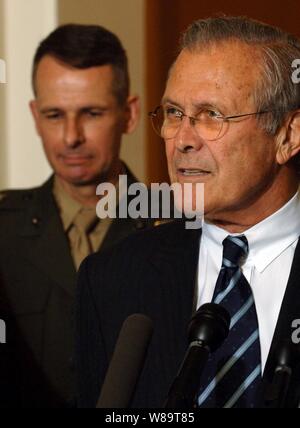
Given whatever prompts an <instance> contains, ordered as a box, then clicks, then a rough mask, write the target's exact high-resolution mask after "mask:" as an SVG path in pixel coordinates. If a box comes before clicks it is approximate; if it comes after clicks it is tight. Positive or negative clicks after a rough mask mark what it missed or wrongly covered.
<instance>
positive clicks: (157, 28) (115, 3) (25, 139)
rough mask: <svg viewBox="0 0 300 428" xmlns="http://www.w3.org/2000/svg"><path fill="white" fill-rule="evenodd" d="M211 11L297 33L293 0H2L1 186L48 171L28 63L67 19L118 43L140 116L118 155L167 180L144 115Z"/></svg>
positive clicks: (150, 176)
mask: <svg viewBox="0 0 300 428" xmlns="http://www.w3.org/2000/svg"><path fill="white" fill-rule="evenodd" d="M216 13H225V14H233V15H248V16H250V17H252V18H256V19H260V20H263V21H265V22H268V23H270V24H275V25H279V26H281V27H282V28H284V29H286V30H288V31H290V32H293V33H295V34H297V35H298V36H299V35H300V1H299V0H285V2H284V3H282V2H274V1H273V0H265V2H262V1H261V0H249V1H248V2H241V1H240V0H214V1H213V2H207V1H206V0H0V58H3V59H5V60H6V63H7V83H6V84H0V188H4V187H28V186H34V185H38V184H40V183H41V182H43V181H44V180H45V179H46V178H47V176H48V175H49V174H50V169H49V167H48V165H47V163H46V161H45V158H44V154H43V151H42V148H41V144H40V141H39V139H38V138H37V137H36V135H35V130H34V127H33V123H32V119H31V117H30V114H29V110H28V101H29V100H30V98H31V97H32V93H31V86H30V70H31V61H32V58H33V54H34V51H35V49H36V47H37V45H38V43H39V42H40V40H41V39H42V38H43V37H45V36H46V35H47V34H48V33H49V32H50V31H51V30H52V29H54V28H55V27H56V25H58V24H63V23H67V22H77V23H96V24H100V25H103V26H104V27H107V28H108V29H110V30H111V31H113V32H115V33H116V34H117V35H118V36H119V37H120V38H121V40H122V42H123V44H124V46H125V48H126V50H127V53H128V57H129V65H130V74H131V84H132V92H133V93H137V94H139V95H140V96H141V99H142V111H143V114H142V120H141V123H140V125H139V128H138V129H137V131H136V132H135V133H134V134H133V135H132V136H128V137H126V138H125V139H124V143H123V148H122V158H123V159H124V160H125V161H126V162H127V163H128V165H129V166H130V167H131V169H132V170H133V172H134V173H135V174H136V175H137V177H138V178H139V179H140V180H142V181H145V182H146V183H148V184H149V183H150V182H159V181H165V180H167V169H166V162H165V155H164V147H163V143H162V142H161V140H160V139H159V138H158V137H156V136H155V135H154V133H153V131H152V129H151V126H150V123H149V120H148V118H147V114H146V113H147V112H148V111H150V110H152V109H153V108H155V106H156V105H158V104H159V102H160V98H161V96H162V93H163V90H164V85H165V80H166V75H167V70H168V68H169V66H170V64H171V63H172V61H173V60H174V58H175V56H176V53H177V49H178V40H179V36H180V33H181V32H182V31H183V30H184V29H185V28H186V26H187V25H188V24H189V23H191V22H192V21H193V20H195V19H197V18H201V17H207V16H210V15H213V14H216Z"/></svg>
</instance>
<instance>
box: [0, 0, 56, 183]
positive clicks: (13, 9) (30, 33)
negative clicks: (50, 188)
mask: <svg viewBox="0 0 300 428" xmlns="http://www.w3.org/2000/svg"><path fill="white" fill-rule="evenodd" d="M1 21H2V22H1ZM0 22H1V26H0V39H1V43H2V47H3V46H4V56H5V60H6V71H7V72H6V81H7V83H6V84H4V85H1V92H2V94H1V95H2V100H0V102H1V103H2V105H1V113H0V116H1V119H0V120H1V121H2V125H3V126H2V127H1V131H0V132H1V134H0V135H1V144H0V146H1V149H0V171H1V175H0V188H23V187H24V188H25V187H32V186H36V185H39V184H41V183H42V182H43V181H44V180H45V179H46V178H47V177H48V176H49V174H50V173H51V169H50V167H49V165H48V163H47V161H46V159H45V155H44V153H43V149H42V145H41V142H40V139H39V138H38V137H37V135H36V132H35V129H34V126H33V121H32V117H31V114H30V112H29V107H28V102H29V100H30V99H31V98H32V92H31V84H30V82H31V63H32V58H33V55H34V52H35V50H36V48H37V45H38V43H39V42H40V41H41V39H42V38H44V37H45V36H46V35H47V34H48V33H49V31H51V30H53V28H54V27H55V26H56V0H0ZM4 95H5V96H4Z"/></svg>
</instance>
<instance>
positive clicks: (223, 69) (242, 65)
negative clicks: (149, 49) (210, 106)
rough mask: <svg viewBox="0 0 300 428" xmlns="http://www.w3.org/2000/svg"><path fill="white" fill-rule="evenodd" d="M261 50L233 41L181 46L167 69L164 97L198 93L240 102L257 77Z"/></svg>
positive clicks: (195, 96)
mask: <svg viewBox="0 0 300 428" xmlns="http://www.w3.org/2000/svg"><path fill="white" fill-rule="evenodd" d="M261 61H262V53H261V51H260V50H259V49H258V48H257V47H254V46H252V45H247V44H245V43H242V42H237V41H227V42H221V43H220V42H218V44H216V43H215V44H210V45H209V46H200V47H196V48H193V49H187V48H185V49H183V50H182V51H181V53H180V54H179V56H178V57H177V59H176V61H175V63H174V64H173V66H172V67H171V69H170V73H169V77H168V81H167V85H166V90H165V94H164V99H165V98H166V97H167V98H168V97H171V96H174V95H175V96H176V97H179V98H184V99H185V100H189V99H193V98H198V97H199V95H200V94H201V95H203V96H204V95H209V96H210V97H214V96H216V97H226V98H228V100H229V101H230V99H232V101H233V102H237V101H240V102H241V103H244V101H247V100H248V99H249V98H251V97H252V98H253V94H254V91H255V89H256V87H257V85H258V84H259V82H260V79H261Z"/></svg>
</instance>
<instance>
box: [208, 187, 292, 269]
mask: <svg viewBox="0 0 300 428" xmlns="http://www.w3.org/2000/svg"><path fill="white" fill-rule="evenodd" d="M202 233H203V237H204V239H207V240H208V241H209V243H210V245H211V246H212V248H215V250H216V251H217V248H218V250H219V251H218V252H220V248H222V242H223V240H224V239H225V238H226V236H228V235H229V233H228V232H227V231H226V230H224V229H221V228H219V227H217V226H215V225H213V224H209V223H206V222H204V223H203V230H202ZM232 235H241V233H237V234H232ZM243 235H245V236H246V238H247V240H248V244H249V255H248V257H247V262H246V263H247V264H248V263H250V264H252V265H254V266H255V267H256V269H257V270H258V271H259V272H260V273H261V272H263V271H264V270H265V269H266V267H267V266H268V265H269V264H270V263H272V261H273V260H275V259H276V258H277V257H278V256H279V255H280V254H281V253H282V252H283V251H284V250H286V249H287V248H288V247H289V246H290V245H292V244H293V243H294V242H295V241H297V239H298V238H299V235H300V196H299V193H298V192H297V193H296V194H295V195H294V196H293V197H292V198H291V199H290V200H289V201H288V202H287V203H286V204H285V205H284V206H283V207H281V208H280V209H279V210H278V211H276V212H275V213H273V214H272V215H271V216H269V217H267V218H265V219H264V220H262V221H261V222H260V223H257V224H256V225H254V226H252V227H251V228H250V229H248V230H246V231H245V232H243Z"/></svg>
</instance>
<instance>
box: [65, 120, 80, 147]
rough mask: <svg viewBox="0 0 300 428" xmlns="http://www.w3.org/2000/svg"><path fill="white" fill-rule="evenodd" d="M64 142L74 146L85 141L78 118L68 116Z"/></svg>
mask: <svg viewBox="0 0 300 428" xmlns="http://www.w3.org/2000/svg"><path fill="white" fill-rule="evenodd" d="M64 142H65V144H66V146H68V147H70V148H74V147H77V146H79V145H80V144H82V143H83V142H84V134H83V129H82V126H81V124H80V121H79V119H77V118H67V119H66V121H65V124H64Z"/></svg>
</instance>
